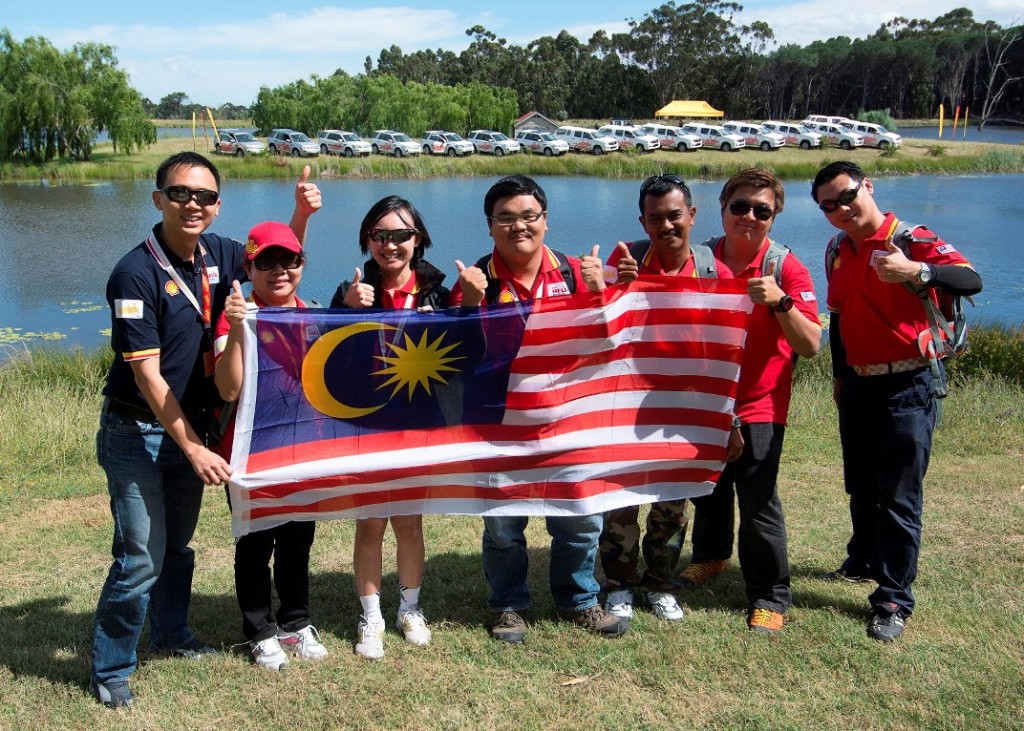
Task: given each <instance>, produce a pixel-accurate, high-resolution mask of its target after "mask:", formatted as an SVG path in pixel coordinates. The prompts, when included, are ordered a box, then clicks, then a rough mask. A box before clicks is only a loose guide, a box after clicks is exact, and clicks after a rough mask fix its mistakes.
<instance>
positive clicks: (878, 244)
mask: <svg viewBox="0 0 1024 731" xmlns="http://www.w3.org/2000/svg"><path fill="white" fill-rule="evenodd" d="M896 225H897V220H896V216H894V215H893V214H892V213H886V214H885V220H884V221H883V222H882V226H881V227H880V228H879V229H878V230H877V231H875V233H873V234H871V236H869V237H868V238H867V239H865V241H864V242H863V243H862V244H861V247H860V251H854V249H853V244H852V242H851V241H850V237H849V236H844V237H843V240H842V241H841V242H840V244H839V252H838V256H836V258H835V261H834V262H833V264H832V272H831V273H830V274H829V276H828V299H827V303H828V309H829V311H830V312H839V313H841V314H842V317H841V318H840V320H839V327H840V329H841V334H842V337H843V347H844V348H845V349H846V362H847V363H849V364H850V365H873V364H877V363H891V362H894V361H899V360H906V359H909V358H920V357H921V350H920V348H919V347H918V344H917V338H918V335H919V334H920V333H922V332H924V331H925V330H927V329H928V318H927V317H926V315H925V310H924V307H923V306H922V304H921V301H920V300H919V299H918V297H917V295H916V294H914V293H913V292H911V291H910V290H908V289H907V288H906V287H904V286H903V285H902V284H890V283H886V282H883V281H882V280H880V279H879V278H878V274H877V273H876V272H875V270H874V268H873V267H872V266H871V264H872V262H874V261H875V260H876V259H877V258H878V257H880V256H886V255H887V253H888V252H887V250H886V246H885V241H886V239H887V238H888V237H889V236H890V235H891V234H892V232H893V231H894V230H895V228H896ZM933 235H934V234H933V233H932V232H931V231H929V230H928V229H927V228H925V227H924V226H920V227H918V228H917V229H915V230H914V236H917V237H930V236H933ZM909 249H910V256H909V258H910V259H913V260H914V261H919V262H923V263H928V264H959V265H962V266H970V262H969V261H967V259H966V258H965V257H964V256H963V255H962V254H961V253H960V252H959V251H957V250H956V249H955V248H954V247H953V245H952V244H948V243H946V242H945V241H943V240H942V239H936V240H935V241H921V242H916V241H915V242H911V243H910V247H909ZM931 294H932V297H933V298H935V297H936V291H935V290H934V289H933V290H932V292H931Z"/></svg>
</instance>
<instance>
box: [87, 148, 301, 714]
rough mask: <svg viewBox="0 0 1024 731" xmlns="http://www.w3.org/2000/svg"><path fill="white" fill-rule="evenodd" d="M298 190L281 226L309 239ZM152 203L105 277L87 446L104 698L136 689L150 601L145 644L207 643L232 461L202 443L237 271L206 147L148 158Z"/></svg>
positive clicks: (183, 653) (96, 673) (126, 697)
mask: <svg viewBox="0 0 1024 731" xmlns="http://www.w3.org/2000/svg"><path fill="white" fill-rule="evenodd" d="M308 176H309V167H308V166H307V167H306V168H305V169H304V171H303V174H302V177H301V179H300V180H299V183H298V185H297V186H296V188H295V212H294V214H293V217H292V223H291V226H292V228H293V230H294V231H295V233H296V235H297V236H298V238H299V240H300V241H301V240H303V239H304V238H305V232H306V223H307V221H308V219H309V216H310V215H311V214H312V213H313V212H314V211H316V210H317V209H318V208H319V207H320V192H319V190H318V189H317V187H316V186H315V185H314V184H312V183H308V182H307V178H308ZM156 188H157V189H156V190H155V191H154V192H153V194H152V200H153V205H154V206H155V207H156V209H157V210H158V211H160V214H161V222H160V223H158V224H157V225H156V226H154V227H153V231H152V234H151V235H150V236H149V237H147V239H146V240H145V241H144V242H143V243H142V244H140V245H139V246H137V247H136V248H135V249H133V250H132V251H130V252H129V253H128V254H126V255H125V256H124V257H123V258H122V259H121V261H119V262H118V263H117V265H116V266H115V267H114V270H113V272H112V273H111V275H110V279H109V280H108V282H107V301H108V303H109V305H110V309H111V316H112V333H111V347H112V348H113V349H114V353H115V356H114V362H113V363H112V364H111V367H110V371H109V373H108V374H107V380H106V385H105V386H104V388H103V396H104V399H103V408H102V410H101V412H100V428H99V433H98V434H97V457H98V460H99V463H100V465H101V466H102V467H103V469H104V471H105V472H106V475H107V489H108V491H109V493H110V509H111V513H112V515H113V519H114V538H113V544H112V548H111V551H112V554H113V563H112V565H111V567H110V571H109V572H108V574H107V578H106V582H105V583H104V585H103V589H102V591H101V592H100V598H99V603H98V606H97V609H96V619H95V625H94V634H93V644H92V677H91V679H90V689H91V691H92V694H93V696H94V697H95V698H96V700H97V701H99V702H100V703H102V704H104V705H106V706H109V707H118V706H126V705H130V704H131V703H132V701H133V699H134V696H133V694H132V692H131V690H130V689H129V687H128V676H129V675H130V674H131V673H132V672H133V671H134V670H135V668H136V666H137V664H138V658H137V655H136V648H137V646H138V642H139V638H140V636H141V634H142V628H143V624H144V623H145V620H146V615H147V610H148V614H149V619H150V643H151V645H152V646H153V648H154V649H155V650H157V651H161V652H164V653H167V654H170V655H171V656H174V657H182V658H188V659H199V658H202V657H203V656H205V655H209V654H211V653H213V652H214V651H213V649H212V648H210V647H208V646H207V645H205V644H204V643H202V642H200V641H199V640H198V639H196V637H195V635H193V634H192V631H191V630H190V629H189V626H188V621H187V619H188V608H189V600H190V596H191V592H192V573H193V568H194V554H193V551H192V549H191V548H189V547H188V544H189V542H190V541H191V540H192V534H193V533H194V531H195V527H196V524H197V522H198V520H199V509H200V504H201V502H202V496H203V485H204V484H205V485H216V484H220V483H221V482H225V481H226V480H227V479H228V477H229V476H230V474H231V470H230V468H229V466H228V464H227V462H225V461H224V459H223V458H222V457H220V456H218V455H217V454H215V453H214V452H212V451H211V450H209V449H208V448H207V447H206V444H205V437H206V422H205V420H206V410H207V405H208V403H209V399H210V397H211V396H212V394H213V390H212V389H213V384H212V376H213V337H212V328H213V324H214V323H216V321H217V318H218V317H219V316H220V313H221V311H222V310H223V307H224V301H225V299H226V298H227V295H228V294H229V293H230V291H231V282H232V280H233V279H241V278H242V277H243V276H244V272H243V270H242V266H241V263H242V258H243V256H244V249H243V246H242V244H241V243H239V242H237V241H233V240H231V239H226V238H223V237H220V236H217V235H214V234H206V233H205V231H206V229H207V228H209V226H210V224H212V223H213V219H214V218H216V216H217V214H218V213H219V212H220V205H221V199H220V175H219V173H218V171H217V168H216V167H215V166H214V165H213V164H212V163H211V162H210V161H209V160H207V159H206V158H205V157H203V156H202V155H198V154H196V153H192V152H182V153H178V154H176V155H173V156H171V157H169V158H168V159H167V160H165V161H164V162H163V163H162V164H161V165H160V167H159V168H158V170H157V174H156Z"/></svg>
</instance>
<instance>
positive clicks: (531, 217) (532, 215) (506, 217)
mask: <svg viewBox="0 0 1024 731" xmlns="http://www.w3.org/2000/svg"><path fill="white" fill-rule="evenodd" d="M545 213H547V211H526V212H525V213H520V214H519V215H518V216H517V215H516V214H514V213H499V214H498V215H497V216H488V217H487V220H488V221H490V222H491V223H492V224H495V223H496V224H498V225H499V226H503V227H504V228H512V227H513V226H515V225H516V223H519V222H522V223H525V224H531V223H537V221H539V220H540V219H541V218H542V217H543V216H544V214H545Z"/></svg>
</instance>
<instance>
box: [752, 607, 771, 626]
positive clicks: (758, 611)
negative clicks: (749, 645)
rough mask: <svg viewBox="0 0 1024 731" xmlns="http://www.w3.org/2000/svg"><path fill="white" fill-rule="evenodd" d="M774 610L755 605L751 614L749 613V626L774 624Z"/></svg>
mask: <svg viewBox="0 0 1024 731" xmlns="http://www.w3.org/2000/svg"><path fill="white" fill-rule="evenodd" d="M775 614H776V612H773V611H772V610H771V609H765V608H764V607H755V608H754V612H753V614H751V615H750V624H751V626H759V627H760V626H763V627H771V626H774V625H775V624H776V620H775Z"/></svg>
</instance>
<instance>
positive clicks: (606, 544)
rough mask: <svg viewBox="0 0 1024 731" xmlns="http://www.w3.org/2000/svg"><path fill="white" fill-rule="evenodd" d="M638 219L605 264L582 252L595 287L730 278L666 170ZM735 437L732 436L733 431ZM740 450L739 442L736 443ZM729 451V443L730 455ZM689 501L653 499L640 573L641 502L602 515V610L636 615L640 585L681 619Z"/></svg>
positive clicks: (645, 191) (648, 183)
mask: <svg viewBox="0 0 1024 731" xmlns="http://www.w3.org/2000/svg"><path fill="white" fill-rule="evenodd" d="M639 206H640V225H641V226H643V228H644V231H645V232H646V233H647V235H648V237H649V239H648V240H641V241H634V242H631V243H628V244H627V243H625V242H622V241H619V242H618V243H617V245H616V248H615V250H614V251H612V253H611V255H610V256H609V257H608V263H607V265H606V266H605V267H603V268H602V265H601V259H600V258H599V256H598V254H599V253H600V247H598V246H594V247H593V249H592V250H591V252H590V254H589V255H587V256H584V257H583V262H582V267H581V268H582V272H583V279H584V281H585V282H586V283H587V287H588V288H589V289H591V290H592V291H598V290H601V289H604V287H605V286H606V285H607V284H610V283H628V282H632V281H633V280H635V279H636V278H637V277H642V276H652V275H653V276H670V277H701V278H706V279H719V278H720V279H731V278H732V272H731V271H729V268H728V267H726V266H725V265H724V264H722V262H720V261H716V260H715V258H714V255H713V254H712V252H711V250H710V249H709V248H707V247H706V246H701V247H699V248H698V247H693V246H691V245H690V231H691V229H692V227H693V224H694V222H695V221H696V218H697V208H696V207H695V206H694V205H693V198H692V195H691V193H690V187H689V186H688V185H687V184H686V181H684V180H683V179H682V178H681V177H679V176H678V175H673V174H670V173H663V174H661V175H654V176H652V177H650V178H648V179H647V180H645V181H644V182H643V184H642V185H641V186H640V200H639ZM733 438H735V435H734V437H733ZM737 451H738V447H737ZM731 452H732V450H730V455H731ZM686 509H687V500H686V499H685V498H682V499H678V500H662V501H661V502H657V503H654V504H652V505H651V509H650V512H649V513H648V514H647V522H646V532H645V534H644V538H643V546H642V550H643V555H644V561H645V563H646V565H647V569H646V571H644V574H643V576H640V575H639V571H638V568H639V561H640V552H641V541H640V525H639V522H638V521H639V516H640V506H638V505H630V506H626V507H623V508H618V509H616V510H611V511H609V512H608V513H606V514H605V516H604V530H603V531H602V533H601V541H600V554H601V567H602V568H603V569H604V573H605V585H604V587H603V588H604V591H605V592H606V598H605V610H606V611H607V612H608V613H610V614H613V615H615V616H618V617H623V618H626V619H628V618H630V617H632V616H633V604H634V602H635V599H636V596H635V591H636V590H637V589H640V590H642V597H643V601H644V603H645V604H646V605H647V606H649V607H650V608H651V610H652V611H653V612H654V614H655V616H657V617H658V618H659V619H664V620H667V621H679V620H681V619H683V617H684V616H685V613H684V612H683V609H682V607H680V606H679V602H678V601H677V600H676V597H675V595H674V594H673V592H674V591H675V589H676V584H675V573H676V565H677V564H678V563H679V554H680V552H681V551H682V547H683V541H684V539H685V538H686V526H687V522H688V517H687V514H686Z"/></svg>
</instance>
